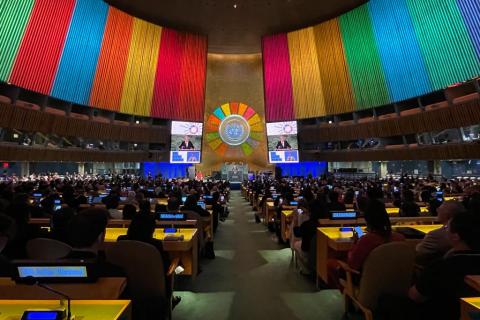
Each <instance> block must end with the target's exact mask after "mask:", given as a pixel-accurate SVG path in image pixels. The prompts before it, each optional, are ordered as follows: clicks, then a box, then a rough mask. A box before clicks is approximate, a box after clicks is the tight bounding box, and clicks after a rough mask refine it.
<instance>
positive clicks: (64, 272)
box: [17, 265, 87, 278]
mask: <svg viewBox="0 0 480 320" xmlns="http://www.w3.org/2000/svg"><path fill="white" fill-rule="evenodd" d="M17 271H18V275H19V277H20V278H26V277H34V278H86V277H87V267H86V266H33V265H32V266H18V267H17Z"/></svg>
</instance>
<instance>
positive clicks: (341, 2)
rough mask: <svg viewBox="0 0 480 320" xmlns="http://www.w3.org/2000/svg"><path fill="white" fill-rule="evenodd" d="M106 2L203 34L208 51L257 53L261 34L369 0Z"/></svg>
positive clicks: (320, 18) (290, 27) (329, 15)
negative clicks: (205, 36) (206, 40)
mask: <svg viewBox="0 0 480 320" xmlns="http://www.w3.org/2000/svg"><path fill="white" fill-rule="evenodd" d="M105 1H106V2H108V3H109V4H111V5H113V6H115V7H117V8H119V9H121V10H123V11H125V12H128V13H130V14H132V15H134V16H136V17H139V18H142V19H145V20H148V21H150V22H153V23H156V24H158V25H161V26H166V27H170V28H174V29H177V30H183V31H188V32H195V33H200V34H204V35H207V36H208V46H209V48H208V51H209V52H216V53H256V52H260V51H261V41H260V40H261V37H262V36H263V35H267V34H273V33H278V32H286V31H291V30H295V29H299V28H303V27H306V26H311V25H314V24H317V23H319V22H322V21H325V20H328V19H330V18H333V17H335V16H338V15H340V14H342V13H344V12H346V11H349V10H351V9H353V8H355V7H357V6H359V5H361V4H363V3H365V2H367V1H368V0H134V1H132V0H105ZM234 5H235V6H236V8H234Z"/></svg>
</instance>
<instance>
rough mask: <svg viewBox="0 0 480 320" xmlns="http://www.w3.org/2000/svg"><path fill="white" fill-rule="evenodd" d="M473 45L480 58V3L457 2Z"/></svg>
mask: <svg viewBox="0 0 480 320" xmlns="http://www.w3.org/2000/svg"><path fill="white" fill-rule="evenodd" d="M457 1H458V6H459V7H460V11H461V13H462V16H463V19H464V21H465V24H466V26H467V29H468V32H469V33H470V37H471V39H472V42H473V45H474V46H475V49H476V51H477V55H478V56H479V57H480V14H479V12H480V1H478V0H457Z"/></svg>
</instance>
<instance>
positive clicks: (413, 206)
mask: <svg viewBox="0 0 480 320" xmlns="http://www.w3.org/2000/svg"><path fill="white" fill-rule="evenodd" d="M419 215H420V207H419V206H418V204H417V203H416V202H415V196H414V194H413V192H412V191H411V190H405V192H404V193H403V202H402V204H401V206H400V217H418V216H419Z"/></svg>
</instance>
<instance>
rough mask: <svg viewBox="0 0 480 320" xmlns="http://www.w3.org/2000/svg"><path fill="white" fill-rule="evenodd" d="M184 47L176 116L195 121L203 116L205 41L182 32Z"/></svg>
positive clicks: (205, 61)
mask: <svg viewBox="0 0 480 320" xmlns="http://www.w3.org/2000/svg"><path fill="white" fill-rule="evenodd" d="M182 35H183V37H184V39H183V43H184V48H183V51H182V53H183V56H182V57H181V58H182V64H181V69H180V89H179V93H178V96H177V110H178V112H179V115H178V118H179V119H185V120H192V121H196V120H198V119H202V118H203V113H204V104H205V79H206V76H207V74H206V72H207V70H206V68H199V66H202V65H203V66H205V65H206V63H207V42H206V41H203V39H202V38H200V37H198V36H194V35H192V34H187V33H183V34H182Z"/></svg>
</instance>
